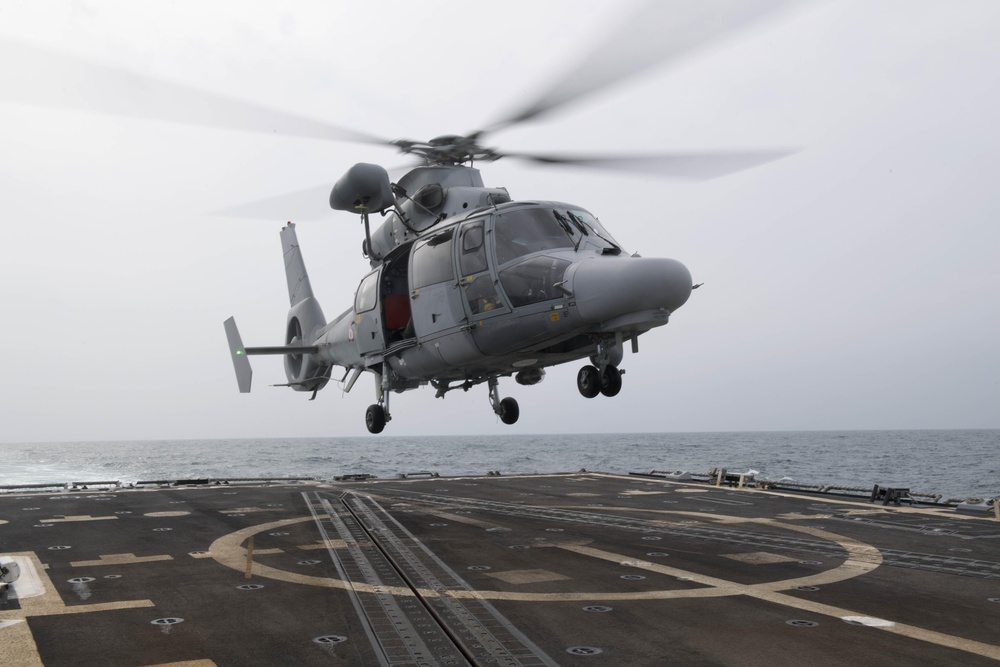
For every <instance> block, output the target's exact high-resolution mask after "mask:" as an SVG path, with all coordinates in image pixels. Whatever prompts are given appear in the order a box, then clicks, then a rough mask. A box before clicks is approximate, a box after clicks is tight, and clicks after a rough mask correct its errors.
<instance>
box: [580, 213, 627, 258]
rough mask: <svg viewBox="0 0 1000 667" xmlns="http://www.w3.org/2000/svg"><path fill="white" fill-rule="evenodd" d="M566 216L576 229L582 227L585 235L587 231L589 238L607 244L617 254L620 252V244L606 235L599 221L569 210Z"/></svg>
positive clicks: (586, 214) (591, 216)
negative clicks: (615, 250)
mask: <svg viewBox="0 0 1000 667" xmlns="http://www.w3.org/2000/svg"><path fill="white" fill-rule="evenodd" d="M566 214H567V215H568V216H569V218H570V219H571V220H572V221H573V222H574V224H576V225H577V227H583V228H584V230H585V233H586V232H587V231H589V232H590V235H591V236H594V237H596V238H597V239H599V241H598V243H600V242H602V241H603V242H604V243H605V244H608V247H610V248H612V249H617V250H618V251H619V252H621V251H622V247H621V244H619V243H618V242H617V241H615V239H614V237H613V236H611V234H610V233H608V230H606V229H605V228H604V225H602V224H601V221H600V220H598V219H597V218H595V217H594V216H593V215H591V214H590V213H588V212H587V211H584V210H582V209H576V208H571V209H569V210H568V211H567V212H566Z"/></svg>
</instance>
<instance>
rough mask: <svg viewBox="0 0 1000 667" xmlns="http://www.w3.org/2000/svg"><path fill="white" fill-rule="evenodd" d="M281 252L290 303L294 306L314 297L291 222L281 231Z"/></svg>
mask: <svg viewBox="0 0 1000 667" xmlns="http://www.w3.org/2000/svg"><path fill="white" fill-rule="evenodd" d="M281 251H282V253H283V254H284V256H285V278H286V279H287V280H288V301H289V303H290V305H292V306H294V305H296V304H297V303H299V302H300V301H302V300H303V299H308V298H310V297H311V296H312V295H313V291H312V285H310V284H309V274H308V273H306V263H305V261H303V259H302V249H301V248H299V239H298V237H296V236H295V225H294V224H292V223H291V222H289V223H288V225H287V226H286V227H285V228H284V229H282V230H281Z"/></svg>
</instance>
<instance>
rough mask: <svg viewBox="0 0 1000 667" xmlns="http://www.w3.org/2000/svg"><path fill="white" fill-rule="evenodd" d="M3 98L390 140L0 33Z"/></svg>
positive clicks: (327, 135)
mask: <svg viewBox="0 0 1000 667" xmlns="http://www.w3.org/2000/svg"><path fill="white" fill-rule="evenodd" d="M0 61H2V62H4V63H5V65H4V66H3V67H2V68H0V100H3V101H6V102H13V103H17V104H29V105H35V106H44V107H56V108H66V109H83V110H88V111H97V112H101V113H107V114H113V115H120V116H131V117H135V118H142V119H150V120H164V121H170V122H176V123H185V124H188V125H201V126H208V127H221V128H226V129H237V130H246V131H250V132H262V133H266V134H281V135H286V136H296V137H307V138H311V139H326V140H335V141H355V142H360V143H368V144H386V145H391V144H390V142H389V141H387V140H385V139H381V138H379V137H375V136H372V135H370V134H365V133H363V132H358V131H355V130H351V129H348V128H343V127H339V126H337V125H333V124H331V123H327V122H324V121H321V120H315V119H313V118H308V117H306V116H300V115H298V114H294V113H289V112H287V111H281V110H278V109H272V108H269V107H267V106H264V105H261V104H256V103H254V102H246V101H243V100H239V99H235V98H231V97H227V96H225V95H221V94H218V93H213V92H209V91H206V90H201V89H199V88H195V87H193V86H188V85H185V84H181V83H173V82H170V81H164V80H162V79H157V78H155V77H153V76H149V75H145V74H139V73H137V72H133V71H130V70H127V69H124V68H120V67H115V66H112V65H104V64H101V63H97V62H93V61H90V60H87V59H83V58H79V57H76V56H70V55H66V54H62V53H57V52H53V51H49V50H47V49H43V48H39V47H37V46H30V45H27V44H23V43H19V42H13V41H10V40H6V39H0Z"/></svg>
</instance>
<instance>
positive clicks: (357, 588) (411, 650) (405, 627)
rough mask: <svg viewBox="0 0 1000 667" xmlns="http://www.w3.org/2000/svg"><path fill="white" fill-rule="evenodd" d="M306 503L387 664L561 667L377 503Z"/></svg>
mask: <svg viewBox="0 0 1000 667" xmlns="http://www.w3.org/2000/svg"><path fill="white" fill-rule="evenodd" d="M303 497H304V498H305V501H306V504H307V505H308V507H309V509H310V511H311V512H312V514H313V518H314V519H315V521H316V525H317V526H318V527H319V530H320V532H321V534H322V537H323V539H324V541H326V543H327V544H328V545H332V544H333V543H332V542H331V537H332V538H335V539H339V540H342V542H343V545H344V547H343V548H334V547H333V546H330V547H329V548H328V552H329V554H330V557H331V559H332V560H333V562H334V565H335V566H336V568H337V570H338V573H339V574H340V576H341V578H342V579H343V580H344V581H346V582H349V583H350V584H351V588H349V589H348V592H349V594H350V595H351V601H352V603H353V605H354V607H355V610H356V611H357V613H358V617H359V618H360V619H361V620H362V622H363V623H364V624H365V630H366V632H367V634H368V638H369V640H370V641H371V643H372V647H373V648H374V650H375V652H376V655H377V656H378V659H379V662H380V664H382V665H391V666H396V665H483V664H488V665H510V666H518V665H523V666H525V667H528V666H533V665H556V664H557V663H556V662H555V661H553V660H552V659H551V658H549V657H548V656H547V655H546V654H545V653H544V652H543V651H542V650H541V649H540V648H538V647H537V646H536V645H534V644H533V643H532V642H531V641H530V640H529V639H528V638H527V637H525V636H524V635H523V634H522V633H521V632H520V631H519V630H518V629H517V628H516V627H514V625H513V624H512V623H511V622H510V621H509V620H507V619H506V618H505V617H504V616H503V615H502V614H501V613H500V612H499V611H497V609H496V608H495V607H494V606H493V605H492V604H490V603H489V602H487V601H486V600H481V599H478V598H475V597H474V596H473V595H469V596H463V597H456V596H453V595H451V594H450V593H449V592H450V591H463V592H469V593H471V592H472V591H473V590H474V589H473V588H472V587H471V586H470V585H469V584H468V583H467V582H465V581H464V580H463V579H462V578H461V577H460V576H458V574H457V573H456V572H454V571H453V570H452V569H451V568H449V567H448V566H447V565H445V564H444V563H443V562H442V561H441V560H440V559H439V558H437V557H436V556H435V555H434V554H433V553H432V552H431V551H430V550H428V549H427V548H426V547H424V545H423V544H422V543H421V542H420V541H419V540H417V539H416V538H415V537H414V536H413V535H412V534H411V533H410V532H409V531H407V530H406V528H404V527H403V526H402V525H401V524H400V523H399V522H397V521H396V520H395V519H394V518H393V517H392V516H390V515H389V513H388V512H386V511H385V509H384V508H382V507H381V506H380V505H379V504H378V502H376V501H375V500H374V499H372V498H370V497H367V496H359V495H354V494H351V493H345V494H343V495H341V496H340V497H338V498H336V499H335V500H331V499H329V498H327V497H324V496H323V495H322V494H320V493H315V492H314V493H303Z"/></svg>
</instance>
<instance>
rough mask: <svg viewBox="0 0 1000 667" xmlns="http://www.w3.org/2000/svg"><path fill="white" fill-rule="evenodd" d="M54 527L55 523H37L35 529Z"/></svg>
mask: <svg viewBox="0 0 1000 667" xmlns="http://www.w3.org/2000/svg"><path fill="white" fill-rule="evenodd" d="M54 525H55V524H54V523H36V524H35V528H51V527H52V526H54Z"/></svg>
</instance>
